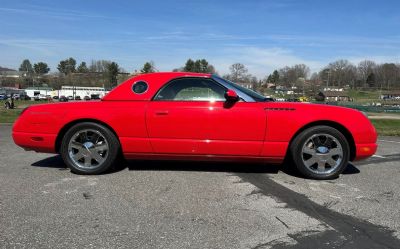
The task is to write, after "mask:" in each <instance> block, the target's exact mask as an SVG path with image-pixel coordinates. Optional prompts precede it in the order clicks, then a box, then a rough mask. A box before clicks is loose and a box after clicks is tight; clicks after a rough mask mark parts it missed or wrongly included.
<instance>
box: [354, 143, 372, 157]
mask: <svg viewBox="0 0 400 249" xmlns="http://www.w3.org/2000/svg"><path fill="white" fill-rule="evenodd" d="M377 148H378V145H377V144H376V143H369V144H356V157H355V158H354V161H357V160H361V159H365V158H368V157H370V156H372V155H374V154H375V152H376V150H377Z"/></svg>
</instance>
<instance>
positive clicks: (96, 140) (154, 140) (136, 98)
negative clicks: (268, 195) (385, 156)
mask: <svg viewBox="0 0 400 249" xmlns="http://www.w3.org/2000/svg"><path fill="white" fill-rule="evenodd" d="M12 136H13V139H14V142H15V143H16V144H17V145H19V146H21V147H23V148H25V149H27V150H34V151H37V152H47V153H60V154H61V156H62V158H63V160H64V162H65V164H66V165H67V166H68V167H69V168H70V169H71V171H73V172H75V173H78V174H100V173H103V172H105V171H107V170H109V169H111V168H112V166H113V165H114V163H115V162H116V160H117V158H118V156H119V155H122V156H124V157H125V158H127V159H135V158H136V159H137V158H140V159H152V160H154V159H175V160H179V159H183V160H228V161H262V162H269V163H282V162H283V161H284V160H285V159H288V160H292V161H293V163H294V165H295V167H296V168H297V169H298V170H299V172H301V173H302V174H303V175H304V176H306V177H309V178H314V179H331V178H334V177H337V176H338V175H339V174H340V173H341V172H342V171H343V170H344V169H345V168H346V167H347V165H348V162H349V161H353V160H359V159H363V158H367V157H370V156H372V155H373V154H374V153H375V151H376V149H377V144H376V140H377V133H376V131H375V128H374V127H373V125H372V124H371V122H370V121H369V119H368V118H367V117H366V116H365V115H364V114H363V113H361V112H360V111H357V110H354V109H349V108H343V107H337V106H329V105H319V104H310V103H307V104H305V103H295V102H272V101H267V100H266V98H265V97H264V96H262V95H261V94H259V93H257V92H254V91H251V90H249V89H246V88H243V87H242V86H240V85H237V84H234V83H232V82H230V81H228V80H225V79H223V78H220V77H218V76H215V75H211V74H196V73H187V72H174V73H152V74H142V75H138V76H136V77H134V78H131V79H129V80H127V81H125V82H124V83H122V84H121V85H119V86H118V87H116V88H115V89H114V90H113V91H111V92H110V93H109V94H108V95H106V96H105V97H104V98H103V99H102V100H101V101H91V102H72V103H61V104H57V105H54V104H46V105H32V106H30V107H28V108H27V109H25V111H23V112H22V113H21V115H20V116H19V118H18V120H17V121H16V122H15V124H14V127H13V132H12ZM260 167H263V166H260Z"/></svg>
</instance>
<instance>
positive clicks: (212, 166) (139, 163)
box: [31, 155, 360, 178]
mask: <svg viewBox="0 0 400 249" xmlns="http://www.w3.org/2000/svg"><path fill="white" fill-rule="evenodd" d="M31 166H34V167H43V168H57V169H59V170H68V168H67V166H66V165H65V164H64V162H63V160H62V158H61V156H60V155H55V156H52V157H48V158H45V159H42V160H40V161H37V162H34V163H33V164H32V165H31ZM124 169H128V170H132V171H199V172H226V173H262V174H277V173H278V172H279V171H282V172H283V173H285V174H288V175H290V176H293V177H298V178H304V177H303V176H302V175H300V174H299V173H298V171H297V170H296V168H295V166H294V165H293V163H291V162H284V163H283V164H281V165H276V164H266V163H238V162H201V161H196V162H194V161H159V160H129V161H126V160H121V162H120V163H118V165H117V167H115V168H114V169H113V170H112V171H111V172H108V173H116V172H119V171H121V170H124ZM358 173H360V170H359V169H358V168H356V167H355V166H354V165H353V164H351V163H349V164H348V166H347V167H346V169H345V170H344V172H343V173H342V174H345V175H349V174H358ZM106 174H107V173H106Z"/></svg>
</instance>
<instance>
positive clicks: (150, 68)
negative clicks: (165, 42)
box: [140, 61, 156, 73]
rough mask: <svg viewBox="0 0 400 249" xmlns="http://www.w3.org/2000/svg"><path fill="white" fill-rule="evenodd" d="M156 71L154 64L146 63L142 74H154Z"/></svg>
mask: <svg viewBox="0 0 400 249" xmlns="http://www.w3.org/2000/svg"><path fill="white" fill-rule="evenodd" d="M155 71H156V70H155V67H154V62H152V61H150V62H146V63H144V65H143V68H142V69H141V70H140V72H142V73H153V72H155Z"/></svg>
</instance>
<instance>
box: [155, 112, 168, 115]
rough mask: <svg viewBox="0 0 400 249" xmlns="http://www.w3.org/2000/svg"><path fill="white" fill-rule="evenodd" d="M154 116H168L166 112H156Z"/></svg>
mask: <svg viewBox="0 0 400 249" xmlns="http://www.w3.org/2000/svg"><path fill="white" fill-rule="evenodd" d="M155 114H156V115H157V116H165V115H168V111H156V113H155Z"/></svg>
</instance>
